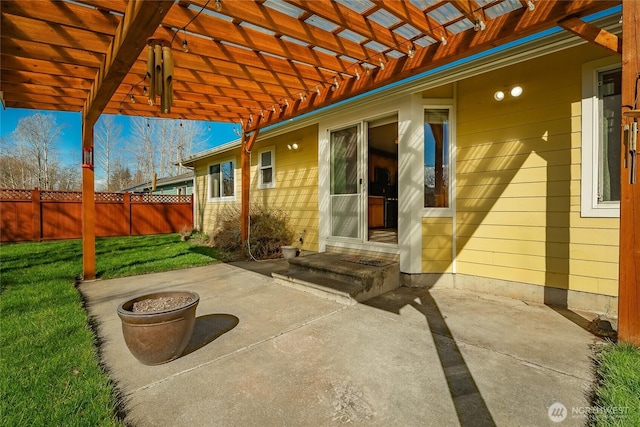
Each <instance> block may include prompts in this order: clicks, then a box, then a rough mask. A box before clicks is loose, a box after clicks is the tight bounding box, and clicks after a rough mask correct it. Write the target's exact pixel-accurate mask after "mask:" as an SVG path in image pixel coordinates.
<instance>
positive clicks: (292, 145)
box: [287, 142, 299, 151]
mask: <svg viewBox="0 0 640 427" xmlns="http://www.w3.org/2000/svg"><path fill="white" fill-rule="evenodd" d="M298 147H299V146H298V143H296V142H294V143H293V144H287V148H288V149H289V151H291V150H297V149H298Z"/></svg>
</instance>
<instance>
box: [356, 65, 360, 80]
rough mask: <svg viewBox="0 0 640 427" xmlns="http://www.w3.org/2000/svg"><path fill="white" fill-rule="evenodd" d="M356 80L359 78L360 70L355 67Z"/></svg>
mask: <svg viewBox="0 0 640 427" xmlns="http://www.w3.org/2000/svg"><path fill="white" fill-rule="evenodd" d="M356 80H360V72H359V71H358V69H357V68H356Z"/></svg>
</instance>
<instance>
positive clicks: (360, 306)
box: [352, 304, 593, 381]
mask: <svg viewBox="0 0 640 427" xmlns="http://www.w3.org/2000/svg"><path fill="white" fill-rule="evenodd" d="M352 307H353V308H355V309H357V310H360V311H362V312H368V313H372V314H373V315H375V316H378V317H381V318H384V319H386V320H391V321H394V322H399V323H402V319H394V318H393V317H390V316H388V315H385V313H380V312H378V311H377V310H369V308H370V307H369V306H367V305H363V304H357V305H354V306H352ZM425 323H426V322H425ZM425 326H426V327H427V328H428V329H429V332H430V333H431V334H432V335H437V336H439V337H441V338H445V339H447V340H450V341H453V342H454V343H456V344H461V345H466V346H470V347H475V348H480V349H484V350H487V351H489V352H492V353H495V354H500V355H503V356H507V357H509V358H511V359H513V360H516V361H518V362H520V363H522V364H525V365H529V366H533V367H536V368H540V369H544V370H548V371H551V372H555V373H557V374H560V375H565V376H568V377H571V378H576V379H579V380H585V381H592V380H593V378H592V377H591V376H589V377H586V376H584V377H583V376H577V375H574V374H571V373H569V372H564V371H561V370H559V369H555V368H552V367H550V366H545V365H541V364H539V363H536V362H533V361H530V360H527V359H523V358H520V357H517V356H515V355H513V354H509V353H505V352H503V351H498V350H495V349H493V348H491V347H489V346H484V345H480V344H474V343H471V342H468V341H465V340H463V339H459V338H453V337H450V336H448V335H445V334H443V333H441V332H438V331H433V330H431V328H429V326H428V324H425ZM405 327H408V328H414V329H420V328H418V327H417V326H416V325H412V324H411V323H406V324H405Z"/></svg>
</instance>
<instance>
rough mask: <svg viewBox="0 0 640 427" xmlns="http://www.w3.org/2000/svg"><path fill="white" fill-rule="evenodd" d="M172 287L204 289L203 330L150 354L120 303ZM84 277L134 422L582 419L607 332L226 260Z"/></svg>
mask: <svg viewBox="0 0 640 427" xmlns="http://www.w3.org/2000/svg"><path fill="white" fill-rule="evenodd" d="M166 289H188V290H193V291H195V292H197V293H199V294H200V304H199V306H198V310H197V323H196V331H195V333H194V337H193V339H192V340H191V343H190V345H189V347H188V348H187V350H186V351H185V354H184V355H183V356H182V357H180V358H179V359H176V360H174V361H172V362H169V363H167V364H164V365H160V366H145V365H142V364H140V363H139V362H138V361H137V360H136V359H134V357H133V356H132V355H131V354H130V353H129V351H128V350H127V348H126V346H125V343H124V339H123V338H122V331H121V329H120V320H119V318H118V316H117V314H116V308H117V306H118V304H119V303H121V302H123V301H124V300H127V299H129V298H131V297H132V296H136V295H141V294H144V293H147V292H151V291H156V290H166ZM80 290H81V292H82V293H83V295H84V296H85V298H86V300H87V306H88V310H89V314H90V315H91V316H92V317H94V318H95V319H96V320H97V325H98V333H99V335H100V337H101V339H102V347H101V349H102V358H103V361H104V363H105V366H106V367H107V369H108V370H109V373H110V375H111V377H112V378H113V380H114V381H115V382H116V383H117V385H118V387H119V389H120V390H121V392H122V394H123V397H124V399H125V402H126V408H125V409H126V412H127V416H126V420H125V421H126V422H127V423H128V424H131V425H134V426H327V425H329V426H330V425H341V424H345V423H350V424H357V425H372V426H455V425H463V426H483V425H498V426H545V425H563V426H565V425H584V424H585V421H586V418H584V417H583V416H580V415H579V414H577V412H579V411H580V410H581V409H582V412H583V413H584V412H585V411H584V408H585V407H587V406H588V405H589V401H588V394H589V390H590V386H591V383H592V380H593V374H592V371H591V362H590V357H591V355H592V350H591V347H592V345H594V344H597V343H600V340H599V339H597V338H595V337H594V336H593V335H591V334H589V333H588V332H586V331H585V330H584V329H582V328H581V327H579V326H578V325H577V324H576V323H574V322H571V321H570V320H568V319H567V317H568V316H567V317H565V316H563V315H562V314H561V313H559V312H557V311H554V310H552V309H551V308H548V307H546V306H540V305H528V304H525V303H523V302H521V301H516V300H512V299H509V298H502V297H495V296H490V295H485V294H478V293H472V292H465V291H461V290H456V289H435V290H431V291H427V290H424V289H420V290H417V289H408V288H400V289H399V290H397V291H394V292H391V293H388V294H385V295H383V296H381V297H377V298H375V299H372V300H369V301H367V302H366V303H364V304H357V305H353V306H344V305H341V304H339V303H336V302H332V301H328V300H324V299H322V298H319V297H316V296H312V295H309V294H307V293H305V292H302V291H299V290H296V289H290V288H287V287H283V286H280V285H278V284H276V283H274V281H273V280H272V279H271V278H270V277H267V276H265V275H262V274H259V273H257V272H254V271H249V270H246V269H243V268H240V267H238V266H233V265H228V264H216V265H211V266H207V267H200V268H194V269H189V270H182V271H172V272H168V273H158V274H150V275H144V276H136V277H129V278H123V279H113V280H104V281H96V282H87V283H83V284H81V285H80ZM589 320H590V319H589ZM578 323H579V322H578ZM556 403H561V404H563V405H564V407H565V408H566V409H567V412H565V413H564V415H566V419H565V420H564V421H563V422H561V423H555V422H553V421H552V420H551V418H550V417H549V415H548V413H549V408H551V411H552V412H553V410H554V409H555V410H556V412H555V415H556V416H558V417H561V415H562V414H563V413H562V407H561V406H559V405H557V404H556ZM554 404H556V405H554ZM558 408H559V409H558ZM573 411H575V414H574V413H573ZM558 419H559V418H558Z"/></svg>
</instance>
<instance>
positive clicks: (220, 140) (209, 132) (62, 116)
mask: <svg viewBox="0 0 640 427" xmlns="http://www.w3.org/2000/svg"><path fill="white" fill-rule="evenodd" d="M36 113H42V114H51V115H52V116H54V117H55V119H56V122H57V123H58V125H60V126H61V132H60V137H59V141H58V143H59V145H58V150H59V153H60V156H61V160H62V161H63V163H65V164H74V163H78V162H79V159H80V147H81V139H82V116H81V114H80V113H69V112H57V111H41V110H25V109H22V108H7V109H6V110H2V109H0V135H2V136H3V137H6V138H7V139H9V140H10V138H11V133H12V132H13V131H14V130H15V129H16V126H18V122H19V121H20V119H22V118H24V117H29V116H32V115H34V114H36ZM130 120H131V117H129V116H115V121H116V123H118V124H120V125H121V126H122V134H121V138H122V140H126V139H127V138H129V137H130V129H129V122H130ZM200 123H202V124H203V128H204V129H205V137H204V140H203V144H202V147H201V149H202V150H206V149H209V148H212V147H216V146H218V145H221V144H224V143H226V142H229V141H234V140H236V139H238V136H237V135H236V133H235V132H234V130H233V127H234V125H233V124H230V123H219V122H200ZM209 127H210V129H209ZM236 127H237V125H236Z"/></svg>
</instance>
